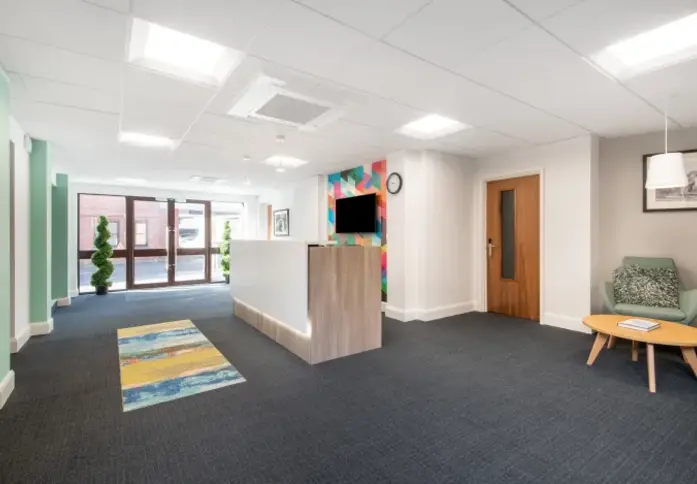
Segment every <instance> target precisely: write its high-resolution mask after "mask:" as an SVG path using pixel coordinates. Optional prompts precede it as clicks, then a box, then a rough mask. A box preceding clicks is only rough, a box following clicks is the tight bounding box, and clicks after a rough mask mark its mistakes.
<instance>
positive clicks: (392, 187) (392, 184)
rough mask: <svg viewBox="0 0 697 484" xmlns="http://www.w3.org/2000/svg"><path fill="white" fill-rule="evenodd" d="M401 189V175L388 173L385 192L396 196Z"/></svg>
mask: <svg viewBox="0 0 697 484" xmlns="http://www.w3.org/2000/svg"><path fill="white" fill-rule="evenodd" d="M401 189H402V175H400V174H399V173H397V172H392V173H390V176H388V177H387V191H388V192H390V193H391V194H392V195H396V194H397V193H399V191H400V190H401Z"/></svg>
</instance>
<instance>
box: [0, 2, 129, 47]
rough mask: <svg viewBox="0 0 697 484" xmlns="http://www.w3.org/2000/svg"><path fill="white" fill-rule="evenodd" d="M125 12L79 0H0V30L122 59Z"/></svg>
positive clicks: (30, 38)
mask: <svg viewBox="0 0 697 484" xmlns="http://www.w3.org/2000/svg"><path fill="white" fill-rule="evenodd" d="M127 20H128V17H126V16H125V15H121V14H118V13H116V12H113V11H111V10H107V9H105V8H101V7H98V6H96V5H93V4H90V3H86V2H82V1H79V0H55V1H48V0H21V1H17V2H6V1H4V2H0V33H3V34H6V35H11V36H14V37H19V38H22V39H28V40H33V41H35V42H39V43H43V44H48V45H53V46H57V47H61V48H64V49H68V50H71V51H73V52H78V53H83V54H89V55H92V56H95V57H99V58H102V59H108V60H115V61H122V60H123V57H124V48H125V43H126V32H127V23H128V22H127Z"/></svg>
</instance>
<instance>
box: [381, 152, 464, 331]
mask: <svg viewBox="0 0 697 484" xmlns="http://www.w3.org/2000/svg"><path fill="white" fill-rule="evenodd" d="M474 166H475V165H474V162H473V161H472V160H470V159H467V158H464V157H457V156H452V155H447V154H443V153H437V152H432V151H402V152H397V153H391V154H389V155H388V156H387V167H388V172H397V173H400V174H401V175H402V179H403V188H402V190H401V191H400V192H399V193H398V194H396V195H392V194H388V197H387V266H388V270H387V287H388V300H387V306H386V314H387V315H388V316H390V317H393V318H395V319H399V320H401V321H410V320H414V319H421V320H432V319H438V318H442V317H446V316H451V315H455V314H461V313H464V312H467V311H471V310H472V308H473V306H474V304H473V293H472V278H471V270H472V250H471V233H472V210H471V193H472V183H473V174H474Z"/></svg>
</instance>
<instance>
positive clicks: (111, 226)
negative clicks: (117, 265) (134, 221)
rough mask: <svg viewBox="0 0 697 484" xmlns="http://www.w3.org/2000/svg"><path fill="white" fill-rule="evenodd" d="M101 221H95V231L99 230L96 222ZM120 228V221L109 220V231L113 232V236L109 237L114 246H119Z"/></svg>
mask: <svg viewBox="0 0 697 484" xmlns="http://www.w3.org/2000/svg"><path fill="white" fill-rule="evenodd" d="M98 223H99V219H97V221H96V222H95V227H94V231H95V233H96V232H97V226H96V224H98ZM119 228H120V225H119V223H118V222H109V233H110V234H111V238H110V239H109V243H110V244H111V247H112V248H114V249H115V248H116V247H118V246H119Z"/></svg>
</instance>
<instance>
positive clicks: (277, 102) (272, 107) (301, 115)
mask: <svg viewBox="0 0 697 484" xmlns="http://www.w3.org/2000/svg"><path fill="white" fill-rule="evenodd" d="M330 109H331V108H330V107H328V106H322V105H321V104H315V103H312V102H308V101H305V100H303V99H297V98H294V97H290V96H286V95H284V94H277V95H275V96H274V97H272V98H271V100H270V101H269V102H267V103H266V104H264V105H263V106H262V107H261V108H259V109H258V110H257V112H256V115H257V116H260V117H264V118H268V119H274V120H277V121H281V122H284V123H291V124H299V125H303V124H307V123H309V122H310V121H312V120H314V119H316V118H318V117H320V116H321V115H323V114H324V113H326V112H327V111H329V110H330Z"/></svg>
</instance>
